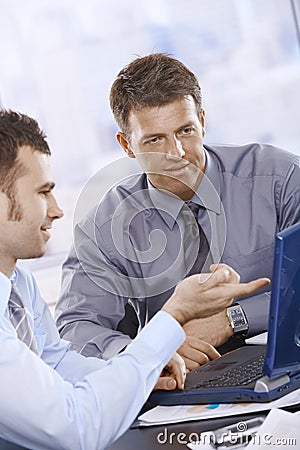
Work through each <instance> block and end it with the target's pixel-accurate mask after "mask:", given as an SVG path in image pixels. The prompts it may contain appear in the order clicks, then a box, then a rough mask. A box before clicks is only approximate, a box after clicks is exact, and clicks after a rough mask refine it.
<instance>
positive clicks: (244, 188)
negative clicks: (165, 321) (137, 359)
mask: <svg viewBox="0 0 300 450" xmlns="http://www.w3.org/2000/svg"><path fill="white" fill-rule="evenodd" d="M204 147H205V156H206V170H205V177H204V178H203V179H202V181H201V183H200V185H199V187H198V189H197V192H196V193H195V195H194V197H193V198H192V201H194V202H195V203H198V204H199V205H200V206H201V207H200V210H199V213H198V218H197V220H198V223H199V224H200V225H201V227H202V228H203V230H204V232H205V234H206V236H207V239H208V241H209V244H210V255H209V256H210V258H211V260H213V261H214V262H219V261H221V262H224V263H227V264H229V265H230V266H232V267H233V268H234V269H236V270H237V271H238V273H239V274H240V275H241V281H243V282H247V281H250V280H252V279H255V278H259V277H269V278H271V277H272V267H273V252H274V237H275V234H276V233H277V232H278V231H280V230H283V229H285V228H287V227H289V226H290V225H292V224H294V223H296V222H298V221H299V220H300V164H299V157H298V156H296V155H293V154H291V153H288V152H286V151H284V150H281V149H278V148H276V147H273V146H270V145H262V144H256V143H253V144H247V145H244V146H232V145H227V146H226V145H223V146H217V145H205V146H204ZM185 209H187V207H186V206H185V204H184V202H182V201H181V200H180V199H178V198H175V197H172V196H170V195H167V194H166V193H164V192H162V191H159V190H158V189H155V188H153V187H152V186H151V185H150V184H149V183H148V180H147V177H146V175H145V174H137V175H133V176H130V177H127V178H125V179H124V180H122V181H121V182H120V183H118V184H117V185H116V186H114V187H113V188H112V189H111V190H109V191H108V192H107V193H106V195H105V196H104V198H103V199H102V200H101V202H100V203H99V205H97V207H96V208H95V209H94V210H93V211H91V213H90V214H88V215H87V217H86V218H85V220H83V221H81V222H80V223H79V224H78V225H77V226H76V228H75V230H74V242H75V246H74V247H73V248H72V249H71V251H70V254H69V256H68V258H67V260H66V262H65V263H64V267H63V280H62V291H61V295H60V299H59V301H58V304H57V309H56V314H57V324H58V326H59V329H60V333H61V335H62V336H63V337H64V338H66V339H68V340H70V341H71V342H72V343H73V345H74V348H76V349H77V351H80V352H82V353H83V354H85V355H89V356H97V357H101V358H104V359H107V358H110V357H111V356H113V355H115V354H116V353H118V352H119V351H120V350H122V349H123V348H124V347H125V346H126V345H127V344H129V342H130V341H131V339H130V337H129V336H128V335H126V334H124V333H123V332H121V331H120V329H119V326H120V323H122V321H123V324H124V323H125V322H124V317H125V321H126V316H125V313H126V304H127V303H129V304H131V305H133V307H134V309H135V312H136V315H137V317H138V320H139V330H140V329H141V328H142V327H143V326H144V325H145V324H146V323H147V322H148V320H149V319H150V318H151V317H152V316H153V315H154V314H155V313H156V312H157V311H158V310H159V309H160V308H161V306H162V305H163V304H164V302H165V301H166V300H167V298H168V297H169V296H170V295H171V293H172V291H173V289H174V286H175V285H176V284H177V283H178V281H179V280H181V279H182V278H184V277H185V276H186V275H187V274H188V273H189V269H190V267H191V263H192V262H193V259H194V256H195V252H196V253H197V252H198V248H199V243H198V242H197V240H196V239H195V240H194V246H193V245H188V244H191V243H187V245H186V230H187V229H188V228H189V227H190V224H188V223H187V222H186V221H185V219H184V216H185V214H184V210H185ZM186 249H189V251H190V254H188V255H187V252H186ZM206 269H207V267H206ZM266 290H267V288H266V289H263V290H261V291H260V292H257V293H256V295H254V296H251V297H250V298H246V299H237V300H236V301H238V302H239V303H240V304H241V306H242V307H243V310H244V312H245V314H246V317H247V320H248V323H249V333H248V335H249V336H251V335H254V334H257V333H260V332H263V331H265V330H266V329H267V324H268V310H269V299H270V294H269V292H266ZM124 328H126V327H123V330H124Z"/></svg>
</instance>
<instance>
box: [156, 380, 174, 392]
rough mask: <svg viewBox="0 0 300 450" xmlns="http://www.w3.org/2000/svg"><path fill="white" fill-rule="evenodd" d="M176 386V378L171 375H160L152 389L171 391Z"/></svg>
mask: <svg viewBox="0 0 300 450" xmlns="http://www.w3.org/2000/svg"><path fill="white" fill-rule="evenodd" d="M176 386H177V383H176V380H174V378H172V377H160V378H159V379H158V381H157V383H156V385H155V386H154V389H153V390H154V391H157V390H158V389H163V390H164V391H172V390H173V389H175V388H176Z"/></svg>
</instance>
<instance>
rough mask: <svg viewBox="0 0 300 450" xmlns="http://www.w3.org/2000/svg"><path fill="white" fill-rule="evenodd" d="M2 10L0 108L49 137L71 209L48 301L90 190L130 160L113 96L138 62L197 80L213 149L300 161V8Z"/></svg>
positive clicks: (59, 230)
mask: <svg viewBox="0 0 300 450" xmlns="http://www.w3.org/2000/svg"><path fill="white" fill-rule="evenodd" d="M0 11H1V15H0V61H1V69H0V105H1V106H2V107H4V108H7V109H13V110H17V111H20V112H23V113H27V114H28V115H30V116H33V117H35V118H36V119H37V120H38V121H39V123H40V125H41V126H42V128H43V129H45V131H46V133H47V135H48V142H49V144H50V147H51V149H52V154H53V156H52V167H53V172H54V175H55V180H56V182H57V188H56V195H57V197H58V199H59V201H60V204H61V206H62V207H63V208H64V210H65V216H64V218H63V219H62V220H61V221H60V223H57V224H55V227H54V228H55V229H54V230H53V236H52V239H51V241H50V242H49V249H48V254H47V256H45V257H44V258H42V260H39V263H38V266H35V264H34V261H33V262H32V267H33V268H34V269H36V267H39V270H41V269H40V268H41V267H43V268H44V269H47V270H43V271H42V272H39V273H40V274H42V273H43V275H40V278H41V284H42V285H44V284H45V283H46V288H45V289H44V291H45V292H43V293H44V295H45V296H46V298H47V300H48V301H49V302H50V303H51V302H53V298H54V297H55V296H56V291H57V284H58V283H57V277H58V274H59V263H60V262H61V261H62V259H63V258H64V257H65V254H66V252H67V251H68V249H69V247H70V245H71V241H72V221H73V213H74V209H75V205H76V200H77V198H78V196H79V195H80V192H81V191H82V187H83V186H84V185H85V184H86V183H87V182H88V180H90V179H91V177H92V176H93V175H94V174H95V173H96V172H97V171H98V170H99V169H101V168H104V167H107V166H108V168H107V170H106V172H105V174H106V177H107V176H108V177H109V173H110V172H109V164H111V163H112V161H114V160H117V159H119V158H121V157H123V153H122V150H121V149H120V148H119V147H118V144H117V142H116V140H115V133H116V131H117V128H116V125H115V123H114V120H113V117H112V114H111V112H110V109H109V102H108V94H109V89H110V86H111V84H112V82H113V80H114V78H115V77H116V75H117V73H118V71H119V70H120V69H121V68H122V67H123V66H124V65H126V64H127V63H129V62H130V61H131V60H132V59H134V58H135V57H136V56H143V55H145V54H148V53H151V52H167V53H170V54H171V55H173V56H174V57H175V58H178V59H180V60H181V61H182V62H183V63H185V64H186V65H187V66H188V67H189V68H190V69H191V70H192V71H193V72H194V73H195V74H196V75H197V76H198V78H199V81H200V85H201V86H202V89H203V97H204V108H205V109H206V138H205V142H207V143H233V144H238V143H246V142H253V141H259V142H264V143H271V144H274V145H277V146H279V147H282V148H284V149H286V150H289V151H291V152H293V153H296V154H300V126H299V105H300V39H299V35H300V30H299V20H300V0H226V1H224V0H185V1H184V2H183V1H182V0H151V1H147V0H126V1H120V0H110V1H109V2H108V3H107V2H104V1H101V0H85V1H84V2H83V1H82V0H26V2H25V1H23V0H0ZM111 167H114V169H113V170H114V171H115V170H116V169H115V167H117V170H119V171H120V173H119V174H118V176H120V178H121V177H122V176H123V173H122V170H124V166H123V165H122V164H118V165H117V166H115V165H112V166H111ZM99 180H100V181H99ZM106 181H107V180H106ZM98 182H99V183H100V184H101V177H98V178H97V183H98ZM103 182H105V180H103ZM101 189H102V188H101V186H99V192H100V191H101ZM49 267H50V268H51V271H49V270H48V268H49ZM53 267H54V269H53ZM45 280H46V281H45ZM44 281H45V282H44ZM42 290H43V289H42ZM54 291H55V292H54Z"/></svg>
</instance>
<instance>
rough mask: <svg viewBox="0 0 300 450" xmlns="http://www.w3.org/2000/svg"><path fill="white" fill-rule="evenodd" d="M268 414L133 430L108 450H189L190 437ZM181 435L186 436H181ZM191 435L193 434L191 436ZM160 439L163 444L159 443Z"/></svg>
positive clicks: (298, 407)
mask: <svg viewBox="0 0 300 450" xmlns="http://www.w3.org/2000/svg"><path fill="white" fill-rule="evenodd" d="M283 409H285V410H287V411H291V412H295V411H299V410H300V404H298V405H293V406H291V407H288V408H283ZM267 414H268V411H264V412H259V413H251V414H246V415H239V416H231V417H223V418H218V419H207V420H201V421H200V420H195V421H191V422H182V423H177V424H170V425H163V426H152V427H143V428H134V429H133V428H131V429H130V430H128V431H127V432H126V433H125V434H124V435H123V436H121V437H120V439H118V440H117V441H116V442H115V443H114V444H113V445H111V446H110V447H108V450H141V449H143V450H158V449H160V450H169V449H172V450H183V449H187V446H186V443H185V442H183V441H186V442H187V443H188V442H189V437H191V438H192V439H191V440H195V437H196V435H197V436H199V434H200V433H203V432H205V431H211V430H216V429H217V428H221V427H225V426H228V425H232V424H234V423H237V422H242V421H244V420H247V419H250V418H252V417H257V416H258V415H259V416H263V417H266V415H267ZM179 433H184V434H183V435H180V434H179ZM191 433H193V434H192V435H191ZM194 433H196V434H194ZM158 437H159V439H160V442H161V443H159V440H158ZM193 438H194V439H193ZM165 441H166V442H165Z"/></svg>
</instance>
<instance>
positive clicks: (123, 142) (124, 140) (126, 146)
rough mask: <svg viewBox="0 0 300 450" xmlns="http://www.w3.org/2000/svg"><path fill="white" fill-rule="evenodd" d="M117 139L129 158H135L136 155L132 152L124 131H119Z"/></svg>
mask: <svg viewBox="0 0 300 450" xmlns="http://www.w3.org/2000/svg"><path fill="white" fill-rule="evenodd" d="M116 138H117V141H118V142H119V144H120V145H121V147H122V149H123V150H124V152H125V153H126V154H127V156H129V158H135V154H134V153H133V151H132V150H131V148H130V144H129V141H128V139H127V137H126V136H125V134H124V133H123V132H122V131H118V133H117V134H116Z"/></svg>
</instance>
